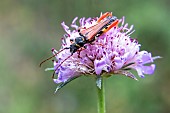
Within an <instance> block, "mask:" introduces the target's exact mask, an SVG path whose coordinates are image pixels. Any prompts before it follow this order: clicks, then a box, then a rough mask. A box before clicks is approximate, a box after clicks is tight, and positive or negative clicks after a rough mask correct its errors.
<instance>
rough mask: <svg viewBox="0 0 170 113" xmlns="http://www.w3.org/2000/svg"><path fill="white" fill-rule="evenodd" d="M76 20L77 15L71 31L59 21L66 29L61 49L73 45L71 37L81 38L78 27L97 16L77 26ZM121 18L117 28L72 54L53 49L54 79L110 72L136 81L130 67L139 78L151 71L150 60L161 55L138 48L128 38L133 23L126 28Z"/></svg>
mask: <svg viewBox="0 0 170 113" xmlns="http://www.w3.org/2000/svg"><path fill="white" fill-rule="evenodd" d="M77 19H78V18H77V17H76V18H75V19H74V20H73V22H72V24H71V27H72V28H73V29H74V30H70V29H69V27H68V26H67V25H65V23H64V22H63V23H62V24H61V25H62V26H63V28H64V30H65V32H66V34H64V38H62V46H61V50H62V49H63V48H67V47H70V46H71V45H72V43H71V42H70V40H74V39H75V38H76V37H80V34H79V32H78V29H79V28H80V27H81V28H89V27H91V26H94V25H95V24H96V23H97V20H98V17H96V18H87V19H85V18H81V19H80V20H79V26H78V25H76V21H77ZM124 20H125V19H124V17H123V18H121V19H119V25H118V26H117V27H113V28H112V29H110V30H109V31H107V32H106V33H104V34H102V35H101V36H99V37H98V38H97V39H96V40H94V41H93V42H92V43H86V44H85V46H86V48H80V49H79V50H77V51H76V52H75V53H74V54H71V53H70V50H69V49H64V50H63V51H61V52H60V53H58V51H57V50H55V49H52V52H53V54H54V55H55V54H57V55H56V61H54V69H55V74H56V75H57V76H58V77H57V79H54V82H55V83H63V82H66V81H67V80H69V79H70V78H73V77H77V76H81V75H92V76H94V75H102V76H105V75H113V74H122V75H126V76H128V77H131V78H133V79H135V80H137V78H136V77H135V76H134V75H133V74H132V73H131V72H130V69H134V70H136V71H137V73H138V75H139V76H140V77H144V75H145V74H153V72H154V70H155V64H151V63H153V61H154V60H155V59H157V58H160V57H159V56H156V57H152V55H151V53H149V52H147V51H140V46H141V45H140V44H139V43H138V41H137V40H136V39H134V38H131V37H130V35H131V34H132V33H133V32H134V30H133V25H131V26H130V27H129V26H128V24H125V21H124ZM146 64H147V65H146ZM103 73H105V74H103Z"/></svg>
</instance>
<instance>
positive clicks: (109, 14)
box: [97, 12, 112, 22]
mask: <svg viewBox="0 0 170 113" xmlns="http://www.w3.org/2000/svg"><path fill="white" fill-rule="evenodd" d="M108 16H112V13H110V12H106V13H104V14H103V15H102V16H101V17H100V18H99V19H98V20H97V22H100V21H101V20H103V19H104V18H106V17H108Z"/></svg>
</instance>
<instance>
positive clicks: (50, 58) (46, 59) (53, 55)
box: [39, 47, 70, 67]
mask: <svg viewBox="0 0 170 113" xmlns="http://www.w3.org/2000/svg"><path fill="white" fill-rule="evenodd" d="M65 49H70V47H66V48H63V49H62V50H60V51H59V52H58V53H56V54H55V55H53V56H50V57H48V58H47V59H45V60H43V61H42V62H41V63H40V65H39V66H40V67H41V65H42V64H43V63H44V62H46V61H48V60H50V59H51V58H53V57H55V56H56V55H58V54H59V53H61V52H62V51H64V50H65Z"/></svg>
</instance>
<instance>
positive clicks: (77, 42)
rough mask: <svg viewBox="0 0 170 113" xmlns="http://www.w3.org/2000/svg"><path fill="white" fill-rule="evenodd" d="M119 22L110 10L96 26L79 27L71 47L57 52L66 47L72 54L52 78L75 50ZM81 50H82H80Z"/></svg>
mask: <svg viewBox="0 0 170 113" xmlns="http://www.w3.org/2000/svg"><path fill="white" fill-rule="evenodd" d="M118 23H119V20H118V19H117V17H116V16H112V13H110V12H106V13H104V14H103V15H102V16H101V17H100V18H99V19H98V20H97V22H96V24H95V25H94V26H91V27H89V28H86V29H84V28H81V27H80V28H79V29H78V32H79V34H80V37H76V38H75V39H74V40H73V39H70V42H71V45H70V47H66V48H63V49H62V50H60V51H59V52H58V53H57V54H59V53H60V52H62V51H63V50H65V49H70V53H71V55H70V56H68V57H67V58H66V59H64V60H63V61H62V62H61V63H60V64H59V65H58V67H57V68H56V69H55V70H54V73H53V76H52V78H54V74H55V71H56V70H57V69H58V68H59V67H60V66H61V65H62V64H63V63H64V62H65V61H66V60H67V59H69V58H70V57H71V56H72V55H73V54H74V53H75V52H77V51H78V50H80V48H85V44H87V43H91V42H93V41H95V40H96V39H97V38H98V37H99V36H101V35H102V34H103V33H105V32H107V31H108V30H110V29H111V28H112V27H115V26H117V25H118ZM80 51H81V50H80ZM57 54H55V55H53V56H51V57H49V58H47V59H45V60H43V61H42V62H41V63H40V67H41V65H42V64H43V63H44V62H46V61H47V60H49V59H51V58H53V57H55V56H56V55H57Z"/></svg>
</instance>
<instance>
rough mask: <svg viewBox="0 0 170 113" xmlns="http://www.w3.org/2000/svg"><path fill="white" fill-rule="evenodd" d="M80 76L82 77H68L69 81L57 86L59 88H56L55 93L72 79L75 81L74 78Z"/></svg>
mask: <svg viewBox="0 0 170 113" xmlns="http://www.w3.org/2000/svg"><path fill="white" fill-rule="evenodd" d="M78 77H80V76H75V77H72V78H70V79H68V80H67V81H65V82H63V83H61V84H60V85H58V86H57V88H56V90H55V92H54V93H57V91H58V90H60V89H61V88H62V87H64V86H65V85H67V84H68V83H70V82H71V81H73V80H74V79H76V78H78Z"/></svg>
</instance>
